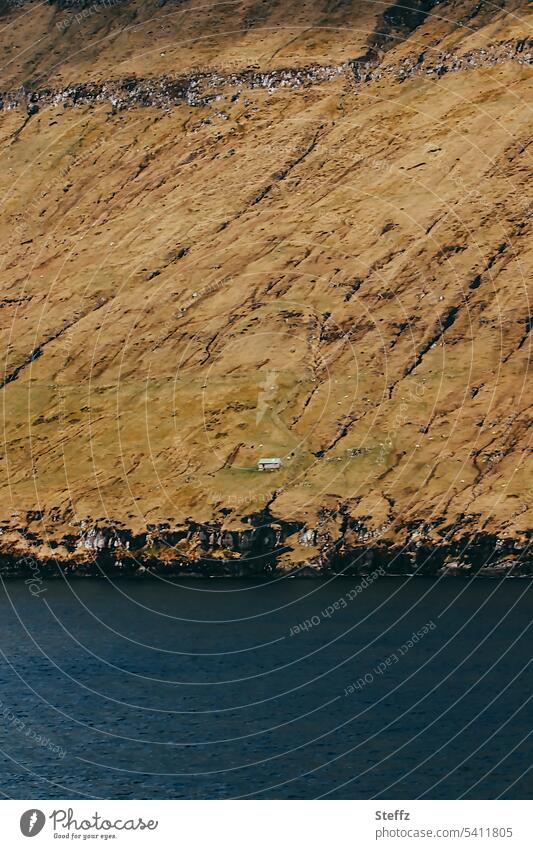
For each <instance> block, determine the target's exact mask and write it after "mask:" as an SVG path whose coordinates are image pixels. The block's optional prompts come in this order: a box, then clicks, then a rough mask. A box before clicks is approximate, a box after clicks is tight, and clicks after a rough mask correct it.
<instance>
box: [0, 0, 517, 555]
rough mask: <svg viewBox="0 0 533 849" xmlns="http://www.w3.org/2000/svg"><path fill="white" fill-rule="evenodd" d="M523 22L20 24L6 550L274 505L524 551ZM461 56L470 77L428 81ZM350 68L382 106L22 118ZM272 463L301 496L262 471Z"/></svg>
mask: <svg viewBox="0 0 533 849" xmlns="http://www.w3.org/2000/svg"><path fill="white" fill-rule="evenodd" d="M63 5H65V4H63ZM426 11H428V14H427V15H426ZM531 23H532V18H531V14H530V12H529V10H528V7H527V5H526V4H520V3H513V4H506V5H505V6H501V7H500V6H499V5H498V4H493V3H488V2H487V3H481V4H476V3H474V2H463V3H444V2H442V3H439V4H438V5H434V6H433V8H432V9H429V4H428V6H427V7H425V6H424V5H423V4H422V3H418V4H416V5H415V4H414V3H406V4H403V5H402V4H398V6H396V7H394V8H393V7H392V6H387V4H384V3H365V2H350V0H346V2H332V0H320V2H308V3H294V4H292V3H291V4H288V3H286V2H281V0H280V2H262V3H261V2H241V3H204V4H198V3H196V4H195V3H191V2H185V3H178V2H171V0H168V2H166V3H164V4H156V3H147V2H145V3H141V2H125V0H124V2H122V3H115V4H113V5H110V4H104V3H100V4H98V3H95V4H93V5H90V6H86V7H85V11H84V10H83V9H81V8H80V7H79V6H78V7H76V8H58V5H57V4H52V5H50V4H41V3H33V2H31V3H23V4H22V5H21V6H20V7H19V8H7V10H6V11H4V14H3V15H2V17H1V18H0V29H1V35H0V39H1V41H0V67H1V68H2V79H3V84H2V88H3V89H4V90H5V91H6V92H9V91H10V92H14V91H15V90H17V89H19V93H18V95H17V98H18V99H17V104H18V105H17V106H16V107H14V108H11V109H7V108H4V110H3V111H2V112H1V113H0V151H1V156H2V168H1V169H0V183H1V185H0V196H1V198H2V221H1V230H0V238H1V241H2V245H3V251H2V254H3V260H2V267H1V283H2V286H1V300H0V344H1V350H2V375H3V386H2V389H1V396H2V410H3V418H2V428H3V445H2V448H1V457H0V486H1V500H0V510H1V516H0V518H1V519H2V520H3V523H4V537H3V539H4V546H5V547H6V546H12V545H13V544H14V543H15V542H16V540H17V539H19V538H20V534H21V530H22V531H24V530H25V529H28V528H30V529H32V530H33V531H34V532H35V533H36V535H37V537H39V538H40V539H46V538H47V537H48V538H53V539H60V538H61V537H62V536H63V535H64V534H65V533H67V532H68V531H69V529H70V531H71V532H72V527H71V525H73V524H74V525H76V523H78V522H79V521H81V520H82V519H88V520H89V521H90V522H95V521H97V520H98V521H100V522H102V521H104V522H107V523H112V522H114V521H122V522H123V523H124V524H125V526H127V527H128V528H130V529H131V530H133V531H139V530H140V529H142V528H144V527H145V526H146V524H147V523H158V522H164V521H170V523H171V524H176V525H181V524H183V523H184V522H185V521H186V520H188V519H193V520H195V521H200V522H205V521H210V520H213V519H218V520H222V519H224V521H225V522H230V521H234V520H238V519H240V518H242V517H244V516H247V515H249V514H251V513H253V512H256V511H260V510H262V509H263V508H265V507H266V506H268V507H269V510H270V512H271V515H272V516H273V517H276V518H281V519H284V520H286V521H287V520H291V521H292V520H296V521H297V522H301V523H303V524H305V525H307V526H308V527H316V526H317V524H318V525H319V524H320V523H321V522H324V521H325V519H326V518H327V517H330V521H331V522H333V524H335V523H336V522H337V524H338V523H339V522H340V518H339V517H341V516H342V521H343V522H344V524H345V526H346V519H347V517H348V519H349V522H351V526H352V527H353V528H356V527H362V528H363V529H364V530H363V532H362V533H361V537H360V539H365V538H368V535H370V536H373V537H377V536H379V535H382V536H383V537H384V538H386V539H391V540H399V541H400V542H401V541H403V540H404V539H405V538H406V535H408V534H409V533H412V531H413V528H414V527H415V526H417V525H418V524H420V523H423V524H424V534H425V535H427V536H428V538H430V539H433V538H435V539H436V536H435V534H436V533H437V531H436V530H435V528H436V529H441V531H442V528H456V529H457V528H460V529H461V530H462V531H466V532H469V533H472V532H476V531H481V530H482V531H486V532H487V533H489V532H490V533H493V534H495V535H497V536H498V537H500V538H506V537H511V538H516V539H517V540H523V539H524V538H525V534H526V532H527V530H528V529H529V528H531V525H532V521H531V509H530V506H529V504H530V501H531V465H530V464H529V466H528V456H529V455H528V444H529V443H528V433H529V429H528V428H529V424H530V411H531V395H530V393H528V383H527V381H528V369H529V360H530V334H529V331H530V329H531V324H532V317H531V316H532V313H531V304H530V301H529V294H528V292H529V291H530V290H529V289H528V284H529V282H530V279H531V277H530V275H531V259H532V245H531V209H530V197H529V176H530V169H531V147H530V144H531V140H532V131H531V113H532V97H531V94H532V78H531V67H530V65H529V64H528V61H527V59H526V60H524V59H523V57H524V55H525V53H527V49H528V48H527V45H526V47H525V48H523V49H522V53H516V52H513V51H515V48H516V45H517V44H519V43H520V42H521V41H522V40H523V39H527V38H529V37H530V35H531ZM509 45H511V47H509ZM483 50H484V51H485V53H483V52H482V51H483ZM524 51H525V53H524ZM450 52H452V53H453V55H454V56H456V57H461V56H463V57H466V59H465V60H464V62H463V63H462V64H461V65H460V66H459V67H458V68H457V69H455V70H454V69H453V67H451V64H450V61H448V66H447V67H446V69H445V70H446V72H441V73H440V74H439V73H437V72H428V71H427V66H428V65H431V64H432V62H434V63H436V64H438V62H439V61H441V59H442V54H443V53H446V54H449V53H450ZM511 53H512V56H511ZM532 55H533V51H532ZM509 56H511V58H509ZM361 57H363V58H364V59H365V60H371V61H372V62H374V63H375V67H374V73H373V76H374V77H379V76H380V73H379V68H380V67H381V69H382V73H381V78H378V79H376V78H374V79H362V80H359V81H358V80H356V76H357V75H354V73H353V71H352V69H351V67H350V66H345V67H343V68H340V70H339V72H338V74H337V75H335V76H333V78H332V79H330V80H321V81H318V82H316V83H312V82H310V83H306V84H305V85H301V86H298V87H296V86H295V87H292V86H291V85H288V84H287V85H278V84H274V85H271V86H268V85H262V86H260V87H255V88H254V87H250V85H249V84H248V83H246V81H245V82H242V83H239V82H236V81H235V77H233V78H231V79H230V80H229V81H228V84H227V85H221V84H220V83H218V84H217V86H216V91H214V93H215V94H217V99H214V100H212V101H211V102H210V103H206V104H204V105H201V106H189V105H188V104H187V102H176V104H175V105H173V106H172V108H169V107H164V108H163V107H157V106H142V105H139V106H135V105H134V106H131V107H130V108H127V109H120V108H119V109H114V108H113V107H112V105H111V104H110V102H109V101H108V100H106V99H105V98H102V99H94V100H93V101H92V102H90V103H88V102H85V103H82V104H81V105H75V104H72V103H70V102H69V103H67V105H64V103H63V102H62V101H61V102H59V101H58V102H57V103H56V104H54V103H53V102H52V103H50V102H47V103H44V104H43V105H41V106H40V107H39V111H37V112H36V113H35V114H30V115H28V114H27V108H26V97H27V96H28V94H29V93H30V92H31V91H42V90H43V89H49V90H50V91H51V92H52V93H53V92H55V91H59V90H61V89H64V88H66V87H68V86H73V85H75V84H78V83H84V82H88V81H91V82H94V83H98V84H99V85H102V84H104V83H106V82H108V81H112V80H115V81H118V80H123V79H124V78H126V77H132V76H136V77H142V78H143V79H149V80H150V79H153V81H154V82H155V81H156V80H157V79H158V78H160V77H162V76H170V77H172V76H179V75H183V74H185V75H187V74H190V73H196V72H197V71H198V69H201V68H203V69H205V68H210V69H217V70H218V71H219V73H220V74H221V75H224V74H226V75H229V74H236V73H238V72H239V71H241V70H243V69H245V68H248V67H249V66H251V65H256V66H258V68H260V69H262V70H263V71H267V70H269V69H274V68H278V69H279V68H292V69H294V68H302V67H307V66H311V65H322V66H342V65H343V63H346V62H348V60H353V59H358V58H361ZM469 57H474V58H469ZM491 57H498V61H496V60H494V61H493V58H491ZM520 57H522V58H520ZM406 58H409V59H410V60H411V62H412V63H414V64H415V68H416V62H421V63H422V65H421V66H420V68H419V70H418V71H416V72H415V73H413V74H411V75H407V78H406V79H402V78H401V75H398V69H399V68H400V67H401V63H402V61H403V60H405V59H406ZM380 63H381V65H380ZM423 63H425V65H424V64H423ZM376 68H377V69H378V72H377V73H376V72H375V69H376ZM363 76H364V75H363ZM202 85H204V86H205V87H206V90H208V89H209V85H210V82H209V80H207V81H206V80H204V81H203V82H202ZM21 87H23V88H22V89H21ZM4 100H5V101H6V103H7V101H8V100H9V98H7V99H6V97H5V96H4ZM30 101H31V98H30ZM30 111H31V110H30ZM265 455H266V456H270V455H274V456H280V457H283V458H284V468H283V470H282V471H281V472H279V473H275V474H272V475H266V474H261V473H259V472H257V471H256V470H255V464H256V461H257V459H258V457H260V456H265ZM28 511H30V513H29V515H28ZM31 511H40V513H39V514H35V512H31ZM41 513H42V515H40V514H41ZM36 515H38V516H39V518H38V520H36V519H35V516H36ZM352 520H359V521H360V525H359V524H358V523H357V522H355V523H354V521H352ZM9 531H11V532H9ZM355 536H356V537H357V534H356V535H355ZM356 543H357V539H355V542H354V544H356ZM47 550H48V549H47V548H46V545H45V544H43V545H42V546H41V548H39V549H38V552H39V553H40V554H43V552H44V553H45V552H46V551H47ZM294 556H295V557H296V556H297V555H296V554H295V555H294Z"/></svg>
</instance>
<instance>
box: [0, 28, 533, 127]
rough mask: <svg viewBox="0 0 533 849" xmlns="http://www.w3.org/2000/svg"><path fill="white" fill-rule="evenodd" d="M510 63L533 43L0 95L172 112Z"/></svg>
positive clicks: (33, 102) (2, 99)
mask: <svg viewBox="0 0 533 849" xmlns="http://www.w3.org/2000/svg"><path fill="white" fill-rule="evenodd" d="M505 62H517V63H518V64H520V65H525V66H529V65H532V64H533V39H520V40H518V41H507V42H502V43H501V44H498V45H494V46H493V47H486V48H485V47H480V48H478V49H476V50H471V51H469V52H467V53H464V54H462V55H458V54H455V53H453V52H451V51H441V52H439V53H438V54H436V55H435V56H433V57H430V58H428V57H426V55H425V54H424V53H422V54H419V55H418V56H416V57H415V56H413V57H407V58H405V59H403V60H402V61H401V62H400V63H394V64H389V65H384V64H381V63H380V62H379V60H377V59H376V60H375V61H374V60H369V61H359V60H351V61H349V62H346V63H344V64H340V65H309V66H307V67H305V68H283V69H279V70H273V71H260V70H257V69H254V68H250V69H247V70H245V71H243V72H241V73H231V74H224V73H221V72H219V71H212V72H210V71H206V70H203V71H198V72H192V73H191V74H188V75H182V76H179V77H176V78H171V77H162V78H159V79H149V78H148V79H141V78H137V77H127V78H125V79H121V80H110V81H107V82H105V83H102V84H97V83H78V84H74V85H70V86H68V87H67V88H64V89H49V88H44V89H40V90H37V91H27V90H26V89H24V88H22V89H18V90H16V91H5V92H2V93H0V109H3V110H7V111H8V110H11V109H15V108H17V107H20V106H23V105H25V106H26V107H27V110H28V114H30V115H32V114H35V113H37V112H38V111H39V109H40V108H41V107H42V106H60V105H61V104H62V105H63V106H64V107H65V108H66V107H69V106H84V105H88V104H94V103H105V102H108V103H110V104H111V106H112V108H113V110H114V111H120V110H123V109H128V108H132V107H136V106H140V107H149V106H151V107H158V108H162V109H167V110H170V109H172V108H173V107H175V106H177V105H179V104H182V103H185V104H186V105H187V106H190V107H202V106H209V105H210V104H212V103H215V102H217V101H219V100H221V99H222V94H221V90H224V89H228V88H229V89H238V91H236V92H235V93H234V95H233V96H234V98H235V100H237V99H238V97H239V96H240V94H241V93H242V90H250V91H253V90H257V89H260V90H266V91H267V92H268V93H269V94H274V93H275V92H277V91H279V90H281V89H288V90H293V91H294V90H298V89H302V88H306V87H309V86H312V85H319V84H322V83H326V82H330V81H332V80H335V79H338V78H339V77H343V76H344V77H346V78H347V80H348V81H349V82H355V85H356V87H357V86H358V85H361V84H363V83H369V82H378V81H380V80H385V79H396V80H397V81H398V82H404V81H406V80H408V79H411V78H413V77H416V76H428V77H441V76H444V75H445V74H448V73H456V72H459V71H465V70H475V69H477V68H481V67H494V66H497V65H501V64H503V63H505Z"/></svg>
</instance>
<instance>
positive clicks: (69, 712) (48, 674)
mask: <svg viewBox="0 0 533 849" xmlns="http://www.w3.org/2000/svg"><path fill="white" fill-rule="evenodd" d="M42 589H43V590H44V591H43V592H42V593H41V594H40V595H39V596H38V597H34V596H32V594H31V593H30V591H29V588H28V586H26V585H25V584H24V582H23V581H8V582H5V583H4V584H3V586H2V587H1V589H0V598H1V602H0V614H1V618H0V635H1V636H0V649H1V658H0V662H1V666H0V670H1V687H0V702H1V703H0V758H1V775H0V790H1V792H2V793H3V795H4V796H5V797H11V798H35V799H37V798H116V799H129V798H162V799H167V798H180V799H182V798H188V799H190V798H194V799H196V798H199V799H205V798H208V799H228V798H241V797H245V798H264V799H267V798H283V799H313V798H317V797H324V798H337V799H361V798H362V799H369V798H431V799H456V798H467V799H469V798H489V799H491V798H496V797H502V798H531V797H532V796H533V770H532V765H533V755H532V746H531V734H532V730H533V710H532V705H531V694H532V683H533V681H532V670H531V657H532V646H533V641H532V638H531V630H530V629H531V622H532V611H533V583H531V582H530V581H528V580H525V579H524V580H522V579H514V580H513V579H508V580H502V581H500V580H480V579H477V580H472V581H470V582H469V581H467V580H462V579H441V580H440V581H436V580H434V579H424V578H412V579H409V578H403V579H402V578H397V579H394V578H380V579H378V580H377V581H375V582H374V583H372V582H370V583H369V585H368V586H366V587H364V586H362V585H361V579H357V578H353V579H345V578H343V579H336V580H333V581H330V582H327V581H316V580H290V579H283V580H275V581H270V582H265V583H260V582H252V581H237V580H234V579H230V580H223V579H222V580H204V581H201V580H198V581H187V582H183V583H182V584H178V583H167V582H165V581H163V580H154V581H135V580H120V581H115V582H111V581H106V580H81V579H79V580H74V581H71V583H70V584H69V583H67V582H65V581H63V580H62V579H56V580H51V581H47V582H46V583H45V584H44V585H43V587H42Z"/></svg>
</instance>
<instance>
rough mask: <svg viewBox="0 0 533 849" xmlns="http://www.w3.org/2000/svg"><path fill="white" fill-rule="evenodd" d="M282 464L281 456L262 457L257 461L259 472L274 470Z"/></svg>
mask: <svg viewBox="0 0 533 849" xmlns="http://www.w3.org/2000/svg"><path fill="white" fill-rule="evenodd" d="M282 466H283V463H282V462H281V457H262V458H261V459H260V460H258V461H257V468H258V469H259V471H260V472H276V471H277V470H278V469H281V467H282Z"/></svg>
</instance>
